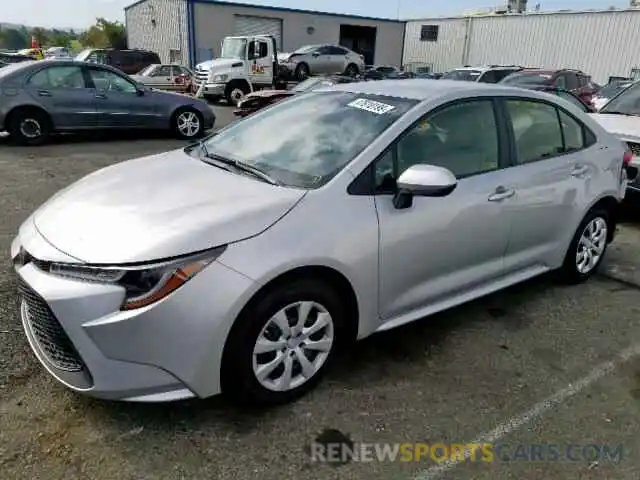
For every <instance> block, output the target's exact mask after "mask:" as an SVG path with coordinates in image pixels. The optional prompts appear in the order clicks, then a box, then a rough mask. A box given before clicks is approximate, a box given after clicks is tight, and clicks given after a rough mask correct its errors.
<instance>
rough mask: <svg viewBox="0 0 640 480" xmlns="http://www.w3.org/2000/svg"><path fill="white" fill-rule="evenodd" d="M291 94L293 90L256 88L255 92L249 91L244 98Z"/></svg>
mask: <svg viewBox="0 0 640 480" xmlns="http://www.w3.org/2000/svg"><path fill="white" fill-rule="evenodd" d="M293 94H294V92H292V91H291V90H256V91H255V92H251V93H250V94H248V95H247V96H245V97H244V98H256V97H258V98H268V97H279V96H284V95H293Z"/></svg>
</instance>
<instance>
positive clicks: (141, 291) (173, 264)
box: [49, 247, 226, 310]
mask: <svg viewBox="0 0 640 480" xmlns="http://www.w3.org/2000/svg"><path fill="white" fill-rule="evenodd" d="M225 248H226V247H219V248H216V249H214V250H209V251H207V252H205V253H202V254H198V255H192V256H189V257H186V258H181V259H178V260H171V261H167V262H159V263H154V264H147V265H137V266H113V267H107V266H105V267H97V266H91V265H78V264H69V263H51V264H50V265H49V273H51V274H52V275H58V276H61V277H68V278H73V279H76V280H84V281H86V282H96V283H108V284H114V285H120V286H122V287H124V289H125V291H126V294H125V300H124V302H123V303H122V306H121V307H120V310H133V309H136V308H142V307H146V306H147V305H151V304H152V303H154V302H157V301H158V300H161V299H163V298H165V297H166V296H167V295H169V294H170V293H172V292H174V291H175V290H177V289H178V288H180V287H181V286H182V285H184V284H185V283H187V282H188V281H189V280H190V279H191V278H193V277H194V276H195V275H196V274H198V273H199V272H201V271H202V270H203V269H204V268H205V267H206V266H207V265H209V264H210V263H211V262H213V261H214V260H215V259H216V258H218V257H219V256H220V255H221V254H222V252H224V250H225Z"/></svg>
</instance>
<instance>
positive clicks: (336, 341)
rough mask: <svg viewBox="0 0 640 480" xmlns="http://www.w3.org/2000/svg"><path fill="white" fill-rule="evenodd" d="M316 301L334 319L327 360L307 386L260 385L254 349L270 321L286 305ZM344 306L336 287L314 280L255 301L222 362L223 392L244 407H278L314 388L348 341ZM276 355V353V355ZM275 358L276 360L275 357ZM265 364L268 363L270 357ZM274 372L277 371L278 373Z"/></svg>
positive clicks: (232, 336)
mask: <svg viewBox="0 0 640 480" xmlns="http://www.w3.org/2000/svg"><path fill="white" fill-rule="evenodd" d="M301 301H313V302H317V303H318V304H320V305H322V306H323V307H324V308H325V309H326V310H327V311H328V312H329V314H330V315H331V318H332V319H333V335H334V336H333V344H332V347H331V349H330V351H329V354H328V358H327V359H326V361H325V362H324V364H323V365H322V366H321V367H320V368H319V369H318V370H317V372H316V373H315V374H314V375H313V376H312V377H311V378H309V379H307V380H306V382H305V383H303V384H301V385H299V386H298V387H296V388H293V389H291V390H287V391H274V390H270V389H268V388H265V387H264V386H263V385H261V384H260V382H259V381H258V379H257V378H256V375H255V374H254V370H253V349H254V346H255V344H256V341H257V340H258V337H259V335H260V333H261V332H262V330H263V329H264V328H265V326H266V324H267V323H268V321H269V319H270V318H271V317H272V316H273V315H275V314H276V313H277V312H278V311H279V310H281V309H282V308H284V307H285V306H287V305H290V304H293V303H296V302H301ZM344 325H345V307H344V305H343V302H342V301H341V300H340V296H339V295H338V294H337V293H336V292H335V291H334V289H333V288H331V287H330V286H328V285H327V284H325V283H323V282H318V281H315V280H311V279H309V280H299V281H296V282H292V283H287V284H283V285H279V286H277V287H276V288H275V289H273V290H271V291H269V292H268V293H267V294H265V295H264V296H262V297H261V298H260V299H259V300H258V301H257V302H252V304H251V305H250V306H248V307H247V308H246V309H245V311H244V312H243V313H242V314H241V315H240V316H239V317H238V319H237V320H236V323H235V324H234V326H233V328H232V329H231V332H230V334H229V337H228V338H227V342H226V344H225V349H224V354H223V359H222V372H221V373H222V375H221V380H222V391H223V393H224V394H225V395H229V396H230V397H231V398H232V399H234V400H235V401H237V402H240V403H243V404H245V405H246V404H262V405H265V404H266V405H275V404H282V403H287V402H290V401H293V400H295V399H297V398H299V397H301V396H302V395H304V394H305V393H306V392H308V391H309V390H311V389H312V388H314V387H315V386H316V385H317V384H318V383H319V382H320V380H321V379H322V376H323V374H324V373H325V371H326V369H327V367H328V366H329V365H330V363H331V362H332V361H333V359H334V358H335V356H336V351H337V350H339V349H340V347H341V346H342V342H344V341H345V340H346V333H345V329H344ZM276 355H277V354H276ZM274 358H275V357H274ZM266 361H269V359H268V358H267V359H266ZM276 371H277V369H276V370H274V372H276Z"/></svg>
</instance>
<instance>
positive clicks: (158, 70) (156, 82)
mask: <svg viewBox="0 0 640 480" xmlns="http://www.w3.org/2000/svg"><path fill="white" fill-rule="evenodd" d="M145 84H146V85H148V86H149V87H153V88H159V89H161V90H166V89H174V88H175V85H174V83H173V73H172V71H171V65H158V66H157V67H155V68H154V69H153V71H152V72H151V74H150V75H149V78H148V79H147V80H146V81H145Z"/></svg>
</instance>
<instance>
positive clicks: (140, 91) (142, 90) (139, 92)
mask: <svg viewBox="0 0 640 480" xmlns="http://www.w3.org/2000/svg"><path fill="white" fill-rule="evenodd" d="M146 91H147V89H146V88H145V87H144V86H142V85H137V88H136V94H137V95H138V96H139V97H143V96H144V94H145V93H146Z"/></svg>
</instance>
